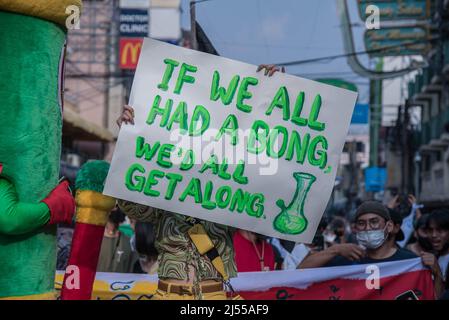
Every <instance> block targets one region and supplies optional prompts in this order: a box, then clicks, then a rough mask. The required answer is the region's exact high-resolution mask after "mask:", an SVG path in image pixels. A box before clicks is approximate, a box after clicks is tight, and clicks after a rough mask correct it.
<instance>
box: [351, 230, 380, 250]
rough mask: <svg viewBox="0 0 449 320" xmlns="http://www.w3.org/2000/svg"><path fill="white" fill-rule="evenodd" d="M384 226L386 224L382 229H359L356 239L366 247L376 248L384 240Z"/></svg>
mask: <svg viewBox="0 0 449 320" xmlns="http://www.w3.org/2000/svg"><path fill="white" fill-rule="evenodd" d="M386 228H387V226H385V228H383V229H382V230H369V231H359V232H357V235H356V237H357V241H358V242H359V244H360V245H362V246H364V247H365V248H367V249H377V248H379V247H380V246H381V245H383V243H384V242H385V240H386V236H385V229H386Z"/></svg>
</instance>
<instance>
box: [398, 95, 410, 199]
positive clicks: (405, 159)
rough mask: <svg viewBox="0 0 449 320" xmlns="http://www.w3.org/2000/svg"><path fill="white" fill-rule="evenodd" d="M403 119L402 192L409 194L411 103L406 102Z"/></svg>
mask: <svg viewBox="0 0 449 320" xmlns="http://www.w3.org/2000/svg"><path fill="white" fill-rule="evenodd" d="M400 110H401V113H402V117H401V145H402V152H401V154H402V159H401V162H402V163H401V192H402V193H405V194H407V193H408V192H409V191H410V190H409V189H410V188H409V187H410V173H411V170H410V151H411V150H410V143H409V137H408V125H409V122H410V117H409V102H408V99H407V100H405V105H404V106H401V108H400Z"/></svg>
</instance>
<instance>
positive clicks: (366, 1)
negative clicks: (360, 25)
mask: <svg viewBox="0 0 449 320" xmlns="http://www.w3.org/2000/svg"><path fill="white" fill-rule="evenodd" d="M371 5H375V6H377V7H378V8H379V12H380V20H381V21H382V20H388V21H393V20H424V19H428V18H429V16H430V1H429V0H374V1H373V0H358V8H359V15H360V18H361V19H362V20H363V21H366V20H367V19H368V18H369V15H370V12H371V10H369V9H368V14H367V8H368V7H369V6H371Z"/></svg>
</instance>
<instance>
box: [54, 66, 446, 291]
mask: <svg viewBox="0 0 449 320" xmlns="http://www.w3.org/2000/svg"><path fill="white" fill-rule="evenodd" d="M262 69H265V75H268V76H271V75H273V73H274V72H276V71H279V69H277V68H276V67H275V66H265V65H262V66H260V67H259V71H260V70H262ZM133 119H134V110H133V108H132V107H130V106H125V108H124V111H123V114H122V115H121V117H120V118H119V119H118V125H119V126H121V124H122V123H131V124H132V123H134V122H133ZM420 208H421V206H419V205H418V204H417V201H416V199H415V197H414V196H413V195H408V196H396V197H393V198H392V200H391V201H389V202H388V203H387V204H386V205H384V204H382V203H381V202H379V201H364V202H361V203H360V205H358V206H357V208H356V210H347V212H345V211H341V212H339V213H337V214H333V215H332V216H330V217H329V215H324V217H325V218H323V220H322V221H321V223H320V225H319V227H318V231H317V233H316V236H315V239H314V241H313V242H312V244H303V243H293V242H290V241H285V240H280V239H274V238H268V237H266V236H262V235H259V234H255V233H253V232H250V231H247V230H240V229H235V228H232V227H229V226H224V225H220V224H216V223H212V222H208V221H200V220H198V219H195V218H192V217H188V216H184V215H180V214H177V213H173V212H168V211H164V210H160V209H156V208H152V207H148V206H144V205H140V204H136V203H132V202H129V201H125V200H119V201H118V205H117V207H116V208H115V210H114V211H113V212H112V213H111V215H110V217H109V221H108V223H107V225H106V228H105V233H104V238H103V242H102V247H101V254H100V258H99V263H98V268H97V271H100V272H122V273H126V272H133V273H148V274H157V275H158V278H159V284H158V290H157V292H156V294H155V296H154V297H155V299H180V298H181V299H185V296H186V295H188V296H190V297H191V298H192V299H225V298H226V294H225V288H224V286H223V283H224V285H225V286H226V285H227V286H228V287H229V289H230V290H231V291H233V289H232V286H230V284H229V282H228V281H227V280H228V279H229V278H232V277H236V276H237V273H238V272H251V271H254V272H256V271H260V272H263V271H274V270H289V269H297V268H298V269H302V268H321V267H330V266H345V265H352V264H373V263H381V262H388V261H397V260H405V259H412V258H418V257H420V258H421V260H422V264H423V265H424V266H425V267H427V268H429V270H431V273H432V277H433V281H434V287H435V297H436V298H440V299H449V291H448V286H449V281H448V277H449V272H448V264H449V210H446V209H438V210H433V211H432V212H426V213H422V212H421V210H420ZM125 220H126V223H125V224H124V222H125ZM126 224H129V225H130V226H131V230H129V229H126V228H124V227H123V226H124V225H126ZM69 236H70V232H69V231H68V230H67V228H64V229H61V232H60V237H59V239H60V241H59V243H60V247H59V249H60V250H59V255H58V267H59V268H61V269H63V268H64V267H65V265H66V263H67V256H68V252H69V249H68V247H69V245H70V241H68V237H69ZM234 298H235V299H239V296H238V295H235V297H234Z"/></svg>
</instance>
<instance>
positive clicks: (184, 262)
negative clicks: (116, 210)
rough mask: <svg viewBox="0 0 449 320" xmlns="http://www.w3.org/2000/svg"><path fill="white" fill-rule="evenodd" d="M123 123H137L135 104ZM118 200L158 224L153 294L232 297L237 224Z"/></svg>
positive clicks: (273, 69) (159, 296)
mask: <svg viewBox="0 0 449 320" xmlns="http://www.w3.org/2000/svg"><path fill="white" fill-rule="evenodd" d="M261 70H265V75H266V76H272V75H273V74H274V73H275V72H277V71H282V72H285V69H284V68H282V70H280V69H279V68H278V67H276V66H274V65H260V66H259V67H258V69H257V71H261ZM122 123H126V124H134V109H133V108H132V107H131V106H125V107H124V110H123V113H122V115H121V116H120V117H119V119H118V120H117V124H118V126H119V127H121V125H122ZM118 204H119V207H120V208H121V210H123V212H125V213H126V214H127V215H128V216H129V217H130V218H133V219H136V220H137V221H144V222H151V223H153V224H154V226H155V233H156V241H155V246H156V249H157V250H158V252H159V257H158V262H159V268H158V277H159V283H158V289H157V291H156V294H155V295H154V297H153V298H154V299H156V300H180V299H182V300H224V299H227V295H226V291H225V290H224V287H223V282H224V283H225V284H229V282H227V281H226V280H228V279H229V278H232V277H236V276H237V268H236V264H235V260H234V247H233V234H234V232H235V229H234V228H232V227H230V226H225V225H221V224H217V223H213V222H210V221H199V220H198V219H194V218H192V217H188V216H185V215H181V214H177V213H173V212H168V211H165V210H161V209H156V208H152V207H148V206H145V205H140V204H137V203H133V202H130V201H126V200H119V201H118ZM231 290H232V287H231ZM238 298H239V296H237V297H235V298H234V299H238Z"/></svg>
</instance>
